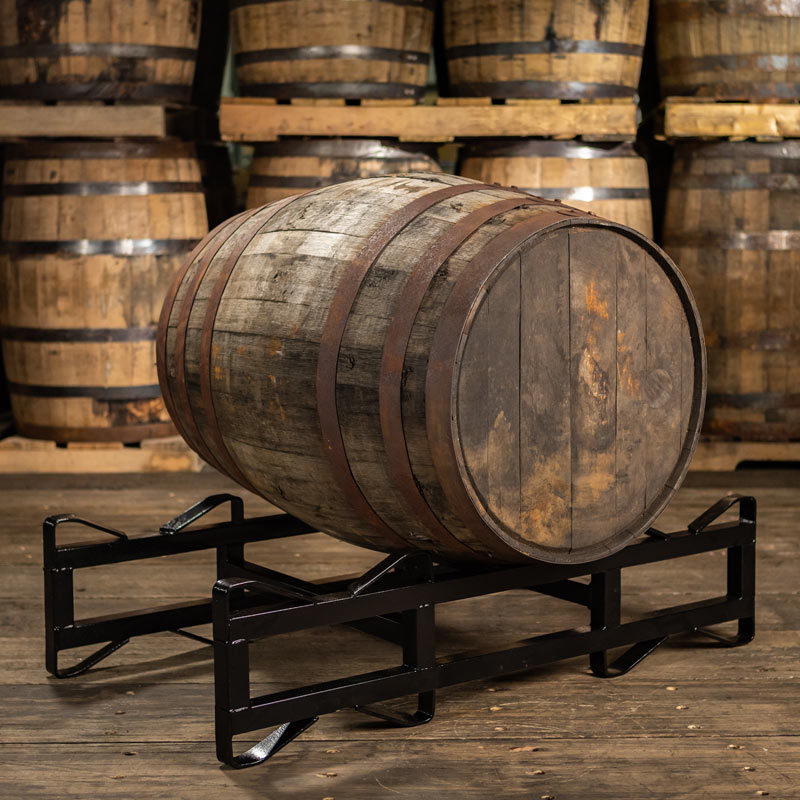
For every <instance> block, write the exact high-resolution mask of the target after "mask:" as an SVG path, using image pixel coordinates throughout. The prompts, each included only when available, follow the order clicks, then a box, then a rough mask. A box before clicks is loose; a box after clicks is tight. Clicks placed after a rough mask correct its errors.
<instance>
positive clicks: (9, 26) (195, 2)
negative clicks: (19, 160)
mask: <svg viewBox="0 0 800 800" xmlns="http://www.w3.org/2000/svg"><path fill="white" fill-rule="evenodd" d="M199 13H200V0H130V2H125V3H120V2H117V0H71V2H51V3H48V2H41V0H0V16H2V19H3V23H4V24H3V25H2V26H0V97H3V98H13V99H22V100H83V99H89V98H95V99H103V100H106V99H108V100H158V101H176V102H188V100H189V98H190V95H191V88H192V78H193V76H194V66H195V59H196V57H197V41H198V37H199V18H198V15H199Z"/></svg>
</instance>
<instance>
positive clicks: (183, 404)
mask: <svg viewBox="0 0 800 800" xmlns="http://www.w3.org/2000/svg"><path fill="white" fill-rule="evenodd" d="M257 211H258V209H257V208H254V209H251V210H250V211H247V212H244V213H243V214H239V215H237V216H235V217H233V219H230V220H228V221H227V223H226V224H225V225H224V226H223V228H222V229H221V230H220V232H219V235H217V236H216V237H215V239H212V240H211V241H209V247H208V248H206V249H205V250H204V251H203V253H202V255H201V256H200V258H199V260H198V261H197V262H194V259H192V261H190V262H189V264H188V265H187V266H191V264H192V263H196V264H197V270H196V271H195V274H194V277H193V278H192V281H191V283H190V284H189V286H188V288H187V289H186V293H185V295H184V297H183V306H181V308H180V309H179V312H178V322H177V325H176V326H175V347H174V351H173V352H174V355H175V395H174V396H173V395H170V400H171V401H172V402H173V403H174V404H175V409H176V410H177V412H178V417H180V419H181V420H182V421H185V422H186V427H187V428H188V431H189V434H190V436H191V437H192V438H193V440H194V441H195V442H196V444H197V450H198V452H199V453H200V454H201V455H202V456H203V458H205V459H206V461H208V462H209V463H210V464H212V465H213V466H214V467H216V468H217V469H218V470H220V471H222V472H224V471H225V469H224V468H223V467H222V466H221V463H220V461H219V459H218V458H217V456H216V455H215V454H214V452H213V451H212V450H211V448H210V447H208V445H207V444H206V442H205V440H204V439H203V435H202V434H201V433H200V429H199V428H198V426H197V420H196V419H195V416H194V411H193V409H192V404H191V401H190V400H189V389H188V387H187V383H186V333H187V330H188V327H189V316H190V315H191V313H192V308H193V307H194V301H195V299H196V297H197V290H198V288H199V286H200V283H201V282H202V280H203V278H204V277H205V275H206V272H207V271H208V268H209V266H210V265H211V262H212V261H213V260H214V258H215V257H216V255H217V253H218V252H219V251H220V249H221V248H222V247H223V246H224V244H225V242H226V241H228V238H229V236H231V235H232V234H233V233H235V232H236V231H237V230H239V228H240V227H241V226H242V225H243V224H244V223H245V222H246V221H247V220H248V219H249V218H250V217H252V216H253V214H255V213H256V212H257ZM212 242H213V243H212ZM173 302H174V301H173Z"/></svg>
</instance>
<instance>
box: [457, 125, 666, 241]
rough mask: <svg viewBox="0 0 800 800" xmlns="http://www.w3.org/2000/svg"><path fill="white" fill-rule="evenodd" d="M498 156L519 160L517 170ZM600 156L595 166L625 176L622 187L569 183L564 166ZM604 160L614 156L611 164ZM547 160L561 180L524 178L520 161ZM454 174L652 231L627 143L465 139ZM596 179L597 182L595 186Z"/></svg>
mask: <svg viewBox="0 0 800 800" xmlns="http://www.w3.org/2000/svg"><path fill="white" fill-rule="evenodd" d="M499 159H520V161H519V162H518V163H519V164H521V166H522V167H523V171H522V172H519V173H518V174H517V175H514V174H513V173H509V172H507V171H506V170H504V169H503V168H502V165H503V164H504V163H507V162H503V161H500V160H499ZM594 159H603V161H602V162H600V165H601V166H606V165H608V167H609V168H611V169H616V170H617V172H618V174H619V175H620V176H621V177H622V176H625V175H630V178H629V179H628V180H624V181H620V182H619V183H622V184H623V185H622V186H620V185H614V184H615V181H614V180H608V179H606V178H602V179H601V180H600V181H591V180H590V181H589V183H588V184H586V183H585V182H584V183H579V182H577V181H573V180H572V179H571V178H570V176H569V172H570V165H571V164H574V165H575V166H576V167H580V166H581V165H582V163H584V162H589V161H593V160H594ZM606 159H616V161H615V162H609V161H606ZM546 160H547V161H550V164H551V165H552V166H553V167H554V166H556V165H557V164H559V163H561V164H562V165H563V167H562V172H564V173H566V175H565V177H566V180H564V181H560V182H559V181H556V183H558V185H557V186H553V185H552V184H549V185H548V186H542V185H541V183H540V182H537V181H531V180H529V179H527V178H526V177H525V171H526V161H527V164H530V165H531V166H534V165H543V164H544V162H545V161H546ZM458 174H459V175H464V176H465V177H468V178H472V179H474V180H486V181H492V182H497V183H501V184H509V183H510V184H513V185H515V186H519V188H521V189H522V190H523V191H525V192H530V193H531V194H533V195H534V196H536V197H543V198H545V199H548V200H554V199H558V200H562V201H563V202H565V203H568V204H570V205H572V206H574V207H575V208H578V209H581V210H583V211H589V212H592V213H594V214H597V215H599V216H601V217H605V218H606V219H611V220H614V221H615V222H619V223H621V224H623V225H627V226H629V227H631V228H634V229H635V230H638V231H639V232H641V233H643V234H644V235H645V236H648V237H651V236H652V235H653V219H652V210H651V205H650V185H649V177H648V173H647V164H646V162H645V160H644V159H643V158H642V157H641V156H639V154H638V153H637V152H636V150H635V149H634V147H633V145H632V144H630V143H627V142H623V143H621V144H620V143H616V142H613V143H591V144H590V143H586V142H574V141H573V142H570V141H563V142H562V141H553V140H536V139H529V140H523V141H520V140H493V141H492V140H490V141H486V142H483V141H470V142H467V143H466V145H465V146H464V147H463V148H462V149H461V152H460V154H459V166H458ZM598 183H599V185H598Z"/></svg>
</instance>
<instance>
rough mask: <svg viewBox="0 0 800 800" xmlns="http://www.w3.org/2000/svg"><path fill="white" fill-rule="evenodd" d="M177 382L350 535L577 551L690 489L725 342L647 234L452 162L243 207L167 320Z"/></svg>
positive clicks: (559, 558) (264, 471) (257, 478)
mask: <svg viewBox="0 0 800 800" xmlns="http://www.w3.org/2000/svg"><path fill="white" fill-rule="evenodd" d="M157 352H158V365H159V379H160V381H161V385H162V389H163V392H164V398H165V400H166V402H167V405H168V407H169V408H170V413H171V415H172V418H173V420H174V421H175V423H176V425H177V427H178V428H179V430H180V432H181V433H182V434H183V436H184V437H185V438H186V440H187V441H188V442H189V444H190V445H191V446H192V447H193V448H195V449H196V451H197V452H198V453H200V454H201V455H202V456H203V457H204V458H205V459H206V460H207V461H208V462H209V463H211V464H213V465H214V466H216V467H217V468H218V469H220V470H222V471H223V472H225V473H227V474H228V475H230V476H231V477H232V478H234V479H235V480H237V481H238V482H239V483H241V484H242V485H243V486H246V487H248V488H252V489H253V490H254V491H256V492H257V493H259V494H260V495H262V496H263V497H265V498H268V499H269V500H270V501H272V502H274V503H276V504H277V505H279V506H280V507H282V508H284V509H286V510H287V511H289V512H290V513H292V514H294V515H296V516H298V517H300V518H301V519H304V520H307V521H308V522H309V524H313V525H315V526H317V527H318V528H319V529H321V530H324V531H327V532H329V533H332V534H334V535H336V536H340V537H341V538H343V539H346V540H348V541H351V542H354V543H356V544H361V545H364V546H367V547H373V548H375V549H378V550H384V551H394V550H402V549H406V548H409V547H418V548H426V549H429V550H432V551H433V552H435V553H437V554H438V557H439V558H443V559H452V560H456V559H463V560H487V559H490V558H493V559H495V560H497V561H501V562H502V561H508V562H514V561H520V560H526V559H528V558H535V559H541V560H544V561H551V562H579V561H587V560H591V559H593V558H598V557H600V556H602V555H605V554H607V553H610V552H612V551H614V550H616V549H619V548H620V547H622V546H623V545H624V544H625V543H626V542H628V541H629V540H630V539H631V538H632V537H634V536H636V535H637V534H638V533H640V532H641V531H642V530H644V529H645V528H646V527H647V526H648V525H649V524H650V522H651V521H652V520H653V518H654V517H655V516H656V515H657V513H658V512H659V511H660V510H661V509H662V508H663V507H664V505H665V504H666V503H667V502H668V501H669V499H670V497H671V496H672V495H673V493H674V491H675V488H676V487H677V486H678V485H679V483H680V482H681V479H682V477H683V475H684V472H685V470H686V469H687V466H688V462H689V459H690V457H691V454H692V451H693V448H694V445H695V441H696V438H697V435H698V431H699V426H700V419H701V413H702V406H703V396H704V385H705V378H704V371H705V365H704V360H705V355H704V350H703V341H702V331H701V328H700V322H699V318H698V316H697V314H696V311H695V307H694V303H693V301H692V299H691V295H690V293H689V290H688V288H687V286H686V284H685V282H684V280H683V278H682V277H681V275H680V273H678V271H677V270H676V269H675V267H674V265H673V264H672V262H671V261H670V260H669V258H668V257H667V256H666V255H665V254H664V253H663V252H662V251H661V250H659V248H658V247H656V246H655V245H654V244H653V243H652V242H650V241H649V240H648V239H646V238H645V237H644V236H642V235H641V234H638V233H637V232H635V231H633V230H631V229H629V228H625V227H623V226H621V225H618V224H616V223H612V222H608V221H606V220H602V219H600V218H598V217H594V216H592V215H590V214H587V213H586V212H581V211H577V210H575V209H570V208H568V207H566V206H564V205H562V204H560V203H556V202H550V201H547V200H542V199H539V198H535V197H531V196H530V195H528V194H525V193H523V192H520V191H515V190H513V189H505V188H500V187H497V186H494V185H488V184H481V183H477V182H475V181H470V180H467V179H465V178H459V177H455V176H451V175H432V174H418V175H410V176H388V177H380V178H366V179H363V180H359V181H351V182H348V183H342V184H338V185H336V186H328V187H325V188H322V189H317V190H314V191H311V192H309V193H307V194H304V195H300V196H296V197H293V198H287V199H285V200H279V201H278V202H276V203H273V204H271V205H269V206H264V207H262V208H260V209H254V210H250V211H247V212H245V213H244V214H242V215H239V216H238V217H234V218H233V219H231V220H230V221H229V222H228V223H226V224H225V225H223V226H221V227H219V228H217V229H216V230H215V231H214V232H213V233H212V234H210V235H209V236H208V237H207V238H206V239H205V241H204V242H203V243H202V244H201V245H199V246H198V247H197V249H196V250H195V251H194V254H193V256H192V258H190V259H189V260H188V261H187V263H186V265H185V266H184V268H183V270H182V271H181V273H180V274H179V276H178V277H177V279H176V281H175V283H174V285H173V286H172V288H171V290H170V292H169V295H168V296H167V300H166V302H165V305H164V309H163V311H162V314H161V318H160V321H159V333H158V344H157Z"/></svg>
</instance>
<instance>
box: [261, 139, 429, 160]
mask: <svg viewBox="0 0 800 800" xmlns="http://www.w3.org/2000/svg"><path fill="white" fill-rule="evenodd" d="M435 155H436V145H435V144H434V143H432V142H431V143H424V142H423V143H419V142H414V144H409V145H406V146H404V147H398V146H397V144H396V143H394V142H388V143H387V142H384V141H383V140H381V139H311V140H308V141H304V140H284V141H281V142H267V143H264V144H259V145H256V151H255V155H254V158H255V159H259V158H282V157H286V156H288V157H291V156H303V157H307V156H322V157H323V158H348V159H349V158H377V159H380V160H381V161H402V160H403V159H412V158H419V157H420V156H423V157H427V156H435Z"/></svg>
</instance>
